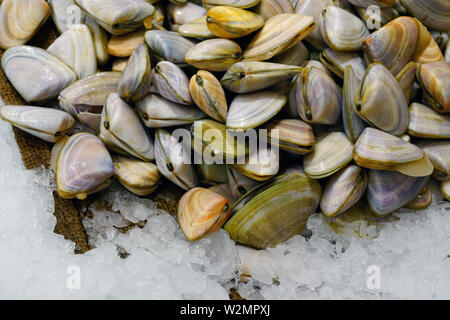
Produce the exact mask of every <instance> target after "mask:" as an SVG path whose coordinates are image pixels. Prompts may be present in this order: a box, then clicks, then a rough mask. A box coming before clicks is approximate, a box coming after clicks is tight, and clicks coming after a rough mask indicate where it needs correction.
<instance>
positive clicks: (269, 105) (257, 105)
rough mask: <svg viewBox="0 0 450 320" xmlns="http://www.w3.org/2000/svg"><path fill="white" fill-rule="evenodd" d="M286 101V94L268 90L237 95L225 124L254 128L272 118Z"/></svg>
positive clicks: (235, 127)
mask: <svg viewBox="0 0 450 320" xmlns="http://www.w3.org/2000/svg"><path fill="white" fill-rule="evenodd" d="M286 102H287V97H286V96H284V95H282V94H280V93H278V92H273V91H268V90H263V91H258V92H253V93H246V94H240V95H237V96H236V97H235V98H234V100H233V101H232V102H231V105H230V109H229V111H228V117H227V123H226V125H227V127H228V128H231V129H235V130H237V129H242V130H247V129H253V128H256V127H258V126H260V125H261V124H263V123H265V122H267V121H269V120H270V119H272V118H273V117H274V116H275V115H276V114H277V113H278V112H280V111H281V109H282V108H283V106H284V105H285V104H286Z"/></svg>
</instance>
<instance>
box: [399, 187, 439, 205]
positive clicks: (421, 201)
mask: <svg viewBox="0 0 450 320" xmlns="http://www.w3.org/2000/svg"><path fill="white" fill-rule="evenodd" d="M425 189H426V190H425V191H423V192H422V193H421V194H419V195H418V196H417V197H415V198H414V200H413V201H411V202H410V203H408V204H407V205H406V206H405V208H408V209H411V210H424V209H426V208H428V207H429V206H430V204H431V202H432V201H433V194H432V193H431V191H430V190H429V189H428V187H427V186H426V187H425Z"/></svg>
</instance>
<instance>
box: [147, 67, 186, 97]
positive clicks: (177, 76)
mask: <svg viewBox="0 0 450 320" xmlns="http://www.w3.org/2000/svg"><path fill="white" fill-rule="evenodd" d="M152 83H153V85H154V86H155V89H156V91H157V92H158V93H159V94H160V95H162V96H163V97H164V98H166V99H168V100H170V101H173V102H175V103H180V104H187V105H190V104H192V103H193V101H192V98H191V94H190V93H189V79H188V77H187V76H186V74H185V73H184V71H183V70H182V69H181V68H180V67H178V66H177V65H176V64H173V63H172V62H169V61H160V62H158V64H157V65H156V66H155V68H154V69H153V78H152Z"/></svg>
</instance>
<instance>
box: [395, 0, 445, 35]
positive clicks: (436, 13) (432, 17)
mask: <svg viewBox="0 0 450 320" xmlns="http://www.w3.org/2000/svg"><path fill="white" fill-rule="evenodd" d="M400 2H401V4H402V5H403V6H404V7H405V8H406V10H408V12H409V13H410V14H411V15H413V16H414V17H416V18H417V19H419V20H420V21H422V23H423V24H424V25H426V26H427V27H430V28H432V29H435V30H440V31H448V30H450V4H449V2H448V1H447V0H401V1H400Z"/></svg>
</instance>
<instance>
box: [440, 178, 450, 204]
mask: <svg viewBox="0 0 450 320" xmlns="http://www.w3.org/2000/svg"><path fill="white" fill-rule="evenodd" d="M441 193H442V195H443V196H444V198H445V200H447V201H450V180H449V181H443V182H441Z"/></svg>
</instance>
